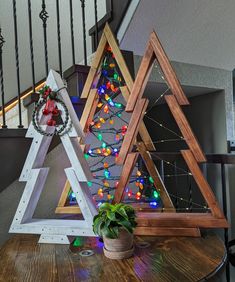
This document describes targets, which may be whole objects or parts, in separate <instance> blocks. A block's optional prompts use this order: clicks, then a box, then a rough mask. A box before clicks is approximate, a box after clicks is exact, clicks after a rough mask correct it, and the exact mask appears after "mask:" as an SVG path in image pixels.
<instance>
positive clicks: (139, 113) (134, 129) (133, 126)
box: [116, 99, 148, 165]
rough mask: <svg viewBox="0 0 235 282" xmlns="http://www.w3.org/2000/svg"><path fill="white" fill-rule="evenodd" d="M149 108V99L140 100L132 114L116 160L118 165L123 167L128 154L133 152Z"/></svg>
mask: <svg viewBox="0 0 235 282" xmlns="http://www.w3.org/2000/svg"><path fill="white" fill-rule="evenodd" d="M147 106H148V100H147V99H141V100H138V101H137V103H136V107H135V110H134V111H133V113H132V116H131V119H130V122H129V125H128V128H127V132H126V135H125V137H124V139H123V143H122V146H121V149H120V152H119V156H118V158H117V160H116V163H117V164H118V165H121V164H123V163H124V162H125V160H126V157H127V155H128V153H130V152H131V150H132V147H133V144H134V142H135V139H136V136H137V134H138V131H139V126H140V123H141V121H142V120H143V116H144V114H145V111H146V109H147Z"/></svg>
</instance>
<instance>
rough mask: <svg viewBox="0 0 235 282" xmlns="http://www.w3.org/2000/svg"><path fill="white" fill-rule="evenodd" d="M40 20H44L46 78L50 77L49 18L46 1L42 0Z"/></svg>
mask: <svg viewBox="0 0 235 282" xmlns="http://www.w3.org/2000/svg"><path fill="white" fill-rule="evenodd" d="M39 18H40V19H41V20H42V23H43V24H42V26H43V37H44V56H45V69H46V76H47V75H48V50H47V19H48V18H49V16H48V13H47V11H46V3H45V0H42V10H41V12H40V14H39Z"/></svg>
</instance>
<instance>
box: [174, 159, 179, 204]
mask: <svg viewBox="0 0 235 282" xmlns="http://www.w3.org/2000/svg"><path fill="white" fill-rule="evenodd" d="M176 163H177V162H176V160H175V161H174V175H175V176H174V178H175V196H176V197H175V209H176V210H177V209H178V208H179V199H178V190H177V186H178V177H177V173H178V170H177V165H176Z"/></svg>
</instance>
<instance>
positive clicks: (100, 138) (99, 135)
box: [97, 133, 103, 141]
mask: <svg viewBox="0 0 235 282" xmlns="http://www.w3.org/2000/svg"><path fill="white" fill-rule="evenodd" d="M97 138H98V139H99V140H100V141H102V139H103V136H102V134H101V133H99V134H98V136H97Z"/></svg>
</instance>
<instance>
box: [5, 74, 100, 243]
mask: <svg viewBox="0 0 235 282" xmlns="http://www.w3.org/2000/svg"><path fill="white" fill-rule="evenodd" d="M55 76H56V79H54V77H55ZM58 76H59V75H58V74H56V73H55V72H54V71H50V74H49V76H48V79H47V84H48V85H49V86H50V87H51V88H52V89H53V90H55V88H56V87H57V88H56V89H59V88H58V87H59V86H61V87H62V83H63V82H62V79H61V78H60V77H58ZM61 91H62V90H61ZM61 97H63V100H64V102H65V103H66V106H68V105H69V106H70V104H71V102H70V104H69V102H68V101H70V98H69V96H68V93H67V91H66V90H65V89H64V91H63V93H62V96H61ZM71 106H72V104H71ZM71 112H72V111H71V110H70V112H69V114H71ZM40 115H41V116H40V120H41V121H43V122H44V120H43V118H44V117H43V116H42V114H41V113H40ZM46 118H47V117H46ZM62 118H64V116H62ZM71 120H72V124H73V125H74V124H75V127H76V131H73V133H72V135H73V136H74V137H71V136H69V133H66V134H64V135H63V136H60V138H61V141H62V144H63V146H64V148H65V151H66V153H67V155H68V158H69V160H70V163H71V167H70V168H66V169H65V173H66V175H67V178H68V180H69V182H70V184H71V189H72V191H73V192H74V194H75V197H76V200H77V203H78V205H79V207H80V210H81V212H82V214H83V218H84V219H83V220H66V219H35V218H33V214H34V211H35V209H36V206H37V203H38V201H39V198H40V195H41V192H42V190H43V188H44V185H45V182H46V179H47V175H48V172H49V168H42V166H43V162H44V160H45V157H46V153H47V151H48V148H49V145H50V143H51V141H52V137H46V136H43V135H41V134H40V133H38V132H37V131H36V130H35V129H34V128H33V126H32V124H31V126H30V128H29V129H28V132H27V137H30V138H34V139H33V141H32V145H31V147H30V150H29V154H28V156H27V158H26V162H25V165H24V168H23V170H22V173H21V177H20V181H27V183H26V186H25V189H24V192H23V195H22V197H21V200H20V203H19V205H18V208H17V211H16V214H15V216H14V219H13V222H12V224H11V227H10V230H9V232H11V233H30V234H40V235H41V237H40V240H39V242H40V243H58V244H61V243H63V244H64V243H65V244H69V240H68V238H67V236H95V235H94V233H93V230H92V222H93V217H94V215H95V214H97V210H96V208H95V205H94V202H93V199H92V195H91V193H90V190H89V188H88V185H87V181H88V180H92V174H91V171H90V169H89V166H88V163H87V161H86V160H85V158H84V154H83V150H82V148H81V146H80V144H79V138H78V136H79V137H81V135H79V130H80V127H81V125H80V122H79V120H78V119H77V117H76V119H75V117H73V118H71ZM43 129H44V130H45V131H46V132H53V131H54V130H55V128H54V127H51V126H47V125H44V127H43Z"/></svg>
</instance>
